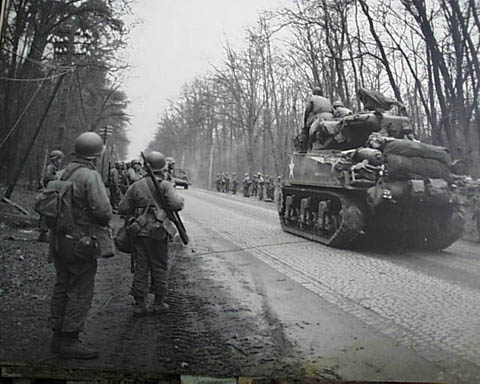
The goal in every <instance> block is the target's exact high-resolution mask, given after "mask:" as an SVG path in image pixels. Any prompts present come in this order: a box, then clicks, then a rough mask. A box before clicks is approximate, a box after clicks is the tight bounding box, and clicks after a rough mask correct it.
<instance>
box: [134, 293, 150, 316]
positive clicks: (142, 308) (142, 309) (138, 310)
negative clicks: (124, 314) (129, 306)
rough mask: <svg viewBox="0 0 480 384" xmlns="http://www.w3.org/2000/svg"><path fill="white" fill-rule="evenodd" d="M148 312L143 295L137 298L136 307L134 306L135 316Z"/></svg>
mask: <svg viewBox="0 0 480 384" xmlns="http://www.w3.org/2000/svg"><path fill="white" fill-rule="evenodd" d="M147 313H148V309H147V306H146V304H145V299H144V298H143V297H142V298H140V297H138V298H135V307H134V308H133V314H134V315H135V316H144V315H146V314H147Z"/></svg>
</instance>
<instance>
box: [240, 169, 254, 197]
mask: <svg viewBox="0 0 480 384" xmlns="http://www.w3.org/2000/svg"><path fill="white" fill-rule="evenodd" d="M251 185H252V180H250V175H249V174H248V172H245V175H244V177H243V181H242V186H243V196H244V197H250V187H251Z"/></svg>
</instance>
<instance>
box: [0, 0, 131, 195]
mask: <svg viewBox="0 0 480 384" xmlns="http://www.w3.org/2000/svg"><path fill="white" fill-rule="evenodd" d="M129 5H130V0H117V1H107V0H3V1H2V24H1V29H0V30H1V37H0V38H1V40H0V43H1V50H0V110H1V118H0V184H1V185H3V186H4V187H5V188H4V190H3V191H2V193H4V194H5V196H6V197H9V196H10V195H11V193H12V191H13V189H14V187H15V185H16V184H17V183H18V182H19V181H20V182H21V183H24V184H26V185H27V186H28V187H30V188H36V187H37V186H38V180H39V179H40V175H41V173H42V170H43V168H44V166H45V163H46V161H47V155H48V153H49V152H50V151H52V150H54V149H60V150H62V151H63V152H64V153H65V154H66V155H67V160H68V158H69V155H70V154H71V152H72V147H73V141H74V139H75V137H76V136H77V135H78V134H79V133H80V132H83V131H87V130H89V131H96V132H98V133H100V134H101V133H102V132H104V131H105V129H106V127H112V129H113V133H112V135H111V136H108V137H107V138H106V139H107V147H106V153H105V155H104V156H106V160H107V162H108V159H109V158H110V157H112V156H113V157H114V156H117V157H120V158H122V157H124V156H125V153H126V147H127V144H128V141H127V138H126V133H125V130H126V127H127V123H128V115H127V114H126V112H125V110H126V106H127V97H126V95H125V94H124V92H123V91H122V90H121V88H120V85H121V83H122V78H123V76H124V74H125V69H126V65H125V64H124V63H122V61H121V60H119V59H118V50H119V49H120V48H121V47H122V46H124V44H125V39H126V36H127V34H128V30H127V28H126V27H125V24H124V22H123V20H122V18H123V17H124V16H125V15H126V14H127V13H128V12H129ZM114 159H115V158H114Z"/></svg>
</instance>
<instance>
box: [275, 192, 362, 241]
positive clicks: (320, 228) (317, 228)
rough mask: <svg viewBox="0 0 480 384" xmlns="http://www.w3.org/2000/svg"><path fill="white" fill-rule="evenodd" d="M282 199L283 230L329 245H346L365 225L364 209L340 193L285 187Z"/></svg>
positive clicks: (281, 219)
mask: <svg viewBox="0 0 480 384" xmlns="http://www.w3.org/2000/svg"><path fill="white" fill-rule="evenodd" d="M281 202H282V204H281V205H280V207H279V215H280V223H281V225H282V229H283V230H284V231H285V232H289V233H292V234H294V235H297V236H301V237H305V238H307V239H310V240H313V241H316V242H319V243H322V244H325V245H328V246H331V247H336V248H346V247H348V246H349V245H350V244H351V243H352V242H353V241H354V240H355V239H356V238H357V237H358V236H359V235H360V234H361V233H362V231H363V228H364V225H365V213H364V209H363V208H362V207H361V205H360V204H359V203H358V202H357V201H356V200H355V199H353V198H351V197H350V196H347V195H346V194H343V193H338V192H333V191H328V190H321V191H319V190H315V189H305V188H295V187H285V186H284V187H283V188H282V200H281Z"/></svg>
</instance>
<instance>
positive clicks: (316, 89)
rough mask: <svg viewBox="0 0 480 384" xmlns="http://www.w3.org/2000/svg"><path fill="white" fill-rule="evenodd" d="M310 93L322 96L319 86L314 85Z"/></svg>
mask: <svg viewBox="0 0 480 384" xmlns="http://www.w3.org/2000/svg"><path fill="white" fill-rule="evenodd" d="M312 93H313V94H314V95H318V96H322V88H320V87H315V88H313V89H312Z"/></svg>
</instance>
